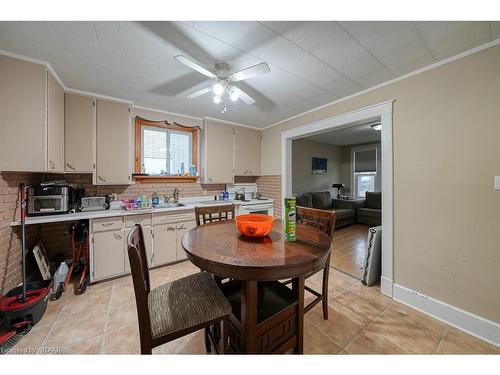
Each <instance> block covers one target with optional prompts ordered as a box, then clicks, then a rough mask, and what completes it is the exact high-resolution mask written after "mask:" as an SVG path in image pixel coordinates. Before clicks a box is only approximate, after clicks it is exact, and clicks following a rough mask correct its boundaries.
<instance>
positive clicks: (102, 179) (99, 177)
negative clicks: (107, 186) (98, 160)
mask: <svg viewBox="0 0 500 375" xmlns="http://www.w3.org/2000/svg"><path fill="white" fill-rule="evenodd" d="M97 178H98V179H99V180H101V181H102V182H106V179H105V178H102V177H101V176H97Z"/></svg>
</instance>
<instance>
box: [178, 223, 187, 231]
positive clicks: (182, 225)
mask: <svg viewBox="0 0 500 375" xmlns="http://www.w3.org/2000/svg"><path fill="white" fill-rule="evenodd" d="M182 229H186V228H184V224H181V227H180V228H177V230H182Z"/></svg>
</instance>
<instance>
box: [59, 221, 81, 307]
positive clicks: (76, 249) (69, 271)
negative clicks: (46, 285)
mask: <svg viewBox="0 0 500 375" xmlns="http://www.w3.org/2000/svg"><path fill="white" fill-rule="evenodd" d="M69 232H70V233H71V250H72V259H71V263H70V265H69V267H65V266H66V264H64V263H61V265H60V266H59V268H58V270H57V272H56V275H54V288H55V298H56V299H59V298H60V297H61V295H62V293H63V292H64V291H66V288H67V286H68V284H69V282H70V281H71V278H72V276H73V274H77V273H78V272H81V274H80V278H79V280H78V284H77V286H76V287H75V290H77V292H78V293H79V294H83V293H85V290H86V289H87V284H88V282H87V273H88V264H89V230H88V224H87V223H86V221H84V220H82V221H80V222H79V223H78V224H75V223H71V224H70V226H69ZM65 273H66V276H65V277H64V274H65ZM61 280H64V281H61Z"/></svg>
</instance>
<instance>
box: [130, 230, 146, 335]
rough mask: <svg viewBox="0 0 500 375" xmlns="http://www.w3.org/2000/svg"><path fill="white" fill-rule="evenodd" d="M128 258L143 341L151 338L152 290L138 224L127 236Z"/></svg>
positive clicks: (144, 248) (142, 239)
mask: <svg viewBox="0 0 500 375" xmlns="http://www.w3.org/2000/svg"><path fill="white" fill-rule="evenodd" d="M127 250H128V259H129V261H130V271H131V273H132V281H133V283H134V293H135V302H136V306H137V316H138V319H139V333H140V335H141V342H143V340H144V339H146V340H151V322H150V320H149V308H148V295H149V291H150V282H149V270H148V262H147V257H146V247H145V245H144V237H143V235H142V227H141V226H140V225H139V224H136V225H135V226H134V227H133V228H132V230H131V231H130V233H129V234H128V237H127Z"/></svg>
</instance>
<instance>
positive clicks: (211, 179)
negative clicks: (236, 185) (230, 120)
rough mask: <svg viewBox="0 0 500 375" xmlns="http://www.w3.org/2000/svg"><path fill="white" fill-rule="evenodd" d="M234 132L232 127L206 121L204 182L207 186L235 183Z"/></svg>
mask: <svg viewBox="0 0 500 375" xmlns="http://www.w3.org/2000/svg"><path fill="white" fill-rule="evenodd" d="M233 132H234V130H233V127H232V126H229V125H227V124H222V123H218V122H215V121H211V120H206V121H205V126H204V129H203V132H202V134H203V141H202V169H201V173H202V181H203V182H204V183H206V184H212V183H231V182H233V176H234V173H233V169H234V167H233V162H234V160H233V158H234V133H233Z"/></svg>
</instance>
